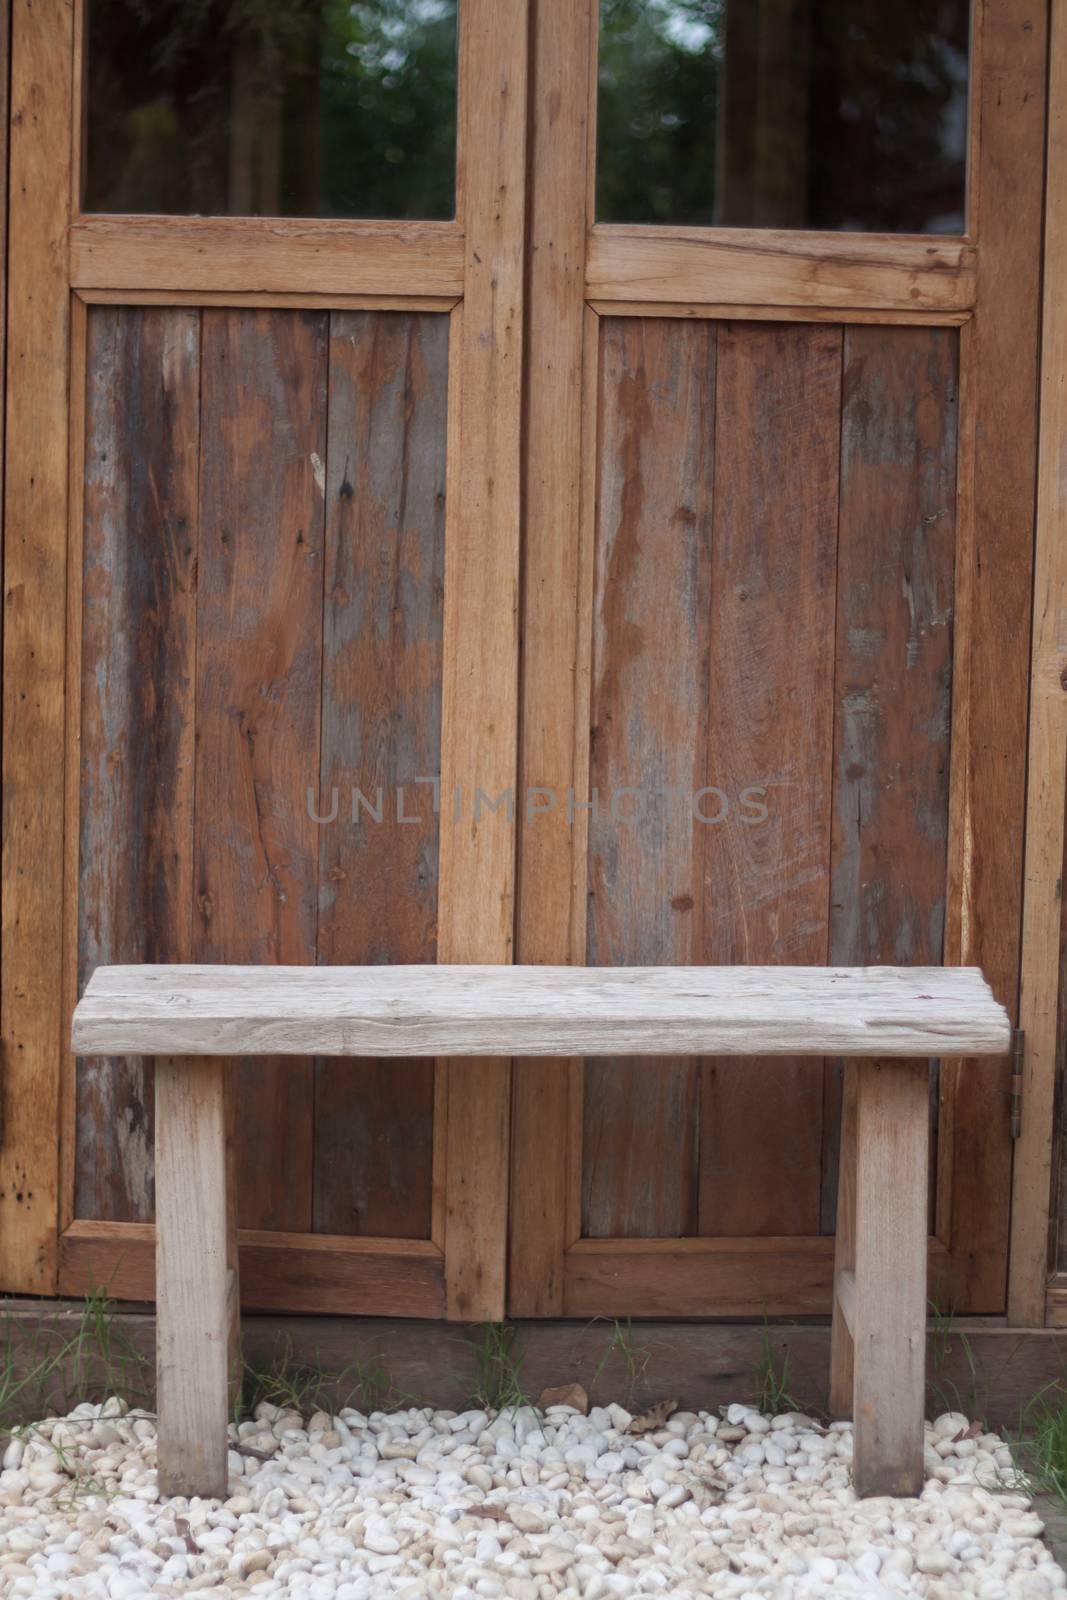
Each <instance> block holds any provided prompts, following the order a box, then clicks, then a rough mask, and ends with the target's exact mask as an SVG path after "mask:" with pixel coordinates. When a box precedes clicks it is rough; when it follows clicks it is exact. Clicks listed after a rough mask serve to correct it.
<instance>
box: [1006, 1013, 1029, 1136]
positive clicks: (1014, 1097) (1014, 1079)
mask: <svg viewBox="0 0 1067 1600" xmlns="http://www.w3.org/2000/svg"><path fill="white" fill-rule="evenodd" d="M1025 1054H1026V1033H1025V1031H1024V1030H1023V1029H1022V1028H1016V1030H1015V1032H1014V1033H1013V1034H1012V1036H1011V1096H1010V1098H1009V1101H1008V1107H1009V1109H1008V1133H1009V1134H1010V1136H1011V1137H1012V1138H1013V1139H1017V1138H1018V1137H1019V1135H1020V1134H1021V1133H1022V1131H1023V1058H1024V1056H1025Z"/></svg>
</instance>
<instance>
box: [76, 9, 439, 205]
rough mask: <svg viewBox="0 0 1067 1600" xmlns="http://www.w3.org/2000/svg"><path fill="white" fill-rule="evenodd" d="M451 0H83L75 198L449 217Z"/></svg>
mask: <svg viewBox="0 0 1067 1600" xmlns="http://www.w3.org/2000/svg"><path fill="white" fill-rule="evenodd" d="M455 151H456V0H91V3H90V7H89V42H88V117H87V129H86V172H85V196H84V205H85V209H86V210H87V211H133V212H137V211H146V212H175V213H183V212H184V213H189V212H202V213H205V214H226V213H232V214H245V215H248V214H264V215H281V216H325V217H368V216H377V217H450V216H452V215H453V213H454V206H455V161H456V156H455Z"/></svg>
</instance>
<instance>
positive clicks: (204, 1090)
mask: <svg viewBox="0 0 1067 1600" xmlns="http://www.w3.org/2000/svg"><path fill="white" fill-rule="evenodd" d="M230 1082H231V1074H230V1068H229V1064H228V1063H227V1062H226V1061H225V1060H223V1059H222V1058H220V1057H215V1056H205V1057H198V1058H190V1057H182V1058H170V1057H160V1059H159V1060H157V1062H156V1389H157V1401H156V1404H157V1408H158V1413H159V1473H158V1481H159V1491H160V1493H161V1494H164V1495H187V1496H192V1495H200V1496H202V1497H205V1498H207V1497H225V1495H226V1494H227V1493H228V1492H229V1489H228V1482H229V1474H228V1471H227V1448H228V1445H227V1435H226V1428H227V1424H228V1422H229V1418H230V1394H231V1383H232V1382H233V1381H234V1379H235V1376H236V1355H237V1350H236V1332H237V1317H238V1308H239V1294H238V1282H237V1254H236V1237H237V1235H236V1231H235V1228H234V1225H233V1224H234V1218H233V1204H234V1200H233V1186H232V1184H231V1183H230V1181H229V1168H230V1153H231V1146H232V1132H233V1128H232V1115H231V1111H230V1101H231V1090H230Z"/></svg>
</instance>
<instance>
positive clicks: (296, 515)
mask: <svg viewBox="0 0 1067 1600" xmlns="http://www.w3.org/2000/svg"><path fill="white" fill-rule="evenodd" d="M326 331H327V330H326V318H325V316H324V315H322V314H320V313H314V312H290V311H284V312H259V311H216V310H205V311H204V312H203V337H202V353H201V463H200V558H199V594H198V613H197V634H198V641H197V691H196V694H197V706H196V716H197V741H198V745H197V762H196V840H195V862H196V868H195V870H196V879H195V894H196V927H195V936H196V939H197V944H198V956H199V959H200V960H203V961H248V962H254V963H259V964H262V963H266V964H270V963H275V962H279V963H295V964H299V963H301V962H309V963H313V962H314V960H315V939H316V923H317V899H318V871H317V863H318V849H319V830H318V828H317V827H316V825H315V823H314V822H313V821H312V820H311V818H310V816H309V815H308V809H307V791H308V787H309V784H310V785H311V786H312V787H314V785H315V784H316V782H317V778H318V772H319V712H320V700H321V665H322V662H321V645H322V581H323V579H322V555H323V514H324V496H323V483H324V479H323V474H324V471H325V464H324V463H325V451H326ZM236 1095H237V1106H238V1112H237V1114H238V1129H239V1136H238V1153H237V1173H238V1194H239V1221H240V1224H241V1226H242V1227H246V1228H266V1229H280V1230H282V1231H284V1232H305V1231H309V1230H310V1228H311V1213H312V1115H313V1079H312V1065H311V1063H310V1062H303V1061H298V1060H291V1059H277V1060H270V1061H268V1060H255V1061H242V1063H241V1066H240V1068H239V1070H238V1077H237V1086H236Z"/></svg>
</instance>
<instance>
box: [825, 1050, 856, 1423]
mask: <svg viewBox="0 0 1067 1600" xmlns="http://www.w3.org/2000/svg"><path fill="white" fill-rule="evenodd" d="M862 1070H863V1069H862V1066H861V1064H860V1063H858V1062H856V1061H846V1063H845V1070H844V1081H843V1085H842V1092H841V1139H840V1160H839V1163H838V1167H839V1176H838V1185H837V1195H836V1201H837V1207H836V1210H837V1239H836V1241H835V1244H834V1304H833V1321H832V1323H831V1327H830V1415H831V1416H832V1417H837V1418H846V1417H851V1415H852V1398H853V1396H852V1389H853V1374H854V1371H855V1344H854V1341H853V1337H852V1332H851V1330H850V1329H849V1327H848V1325H847V1323H846V1320H845V1316H844V1310H843V1307H842V1305H841V1302H840V1299H839V1296H838V1287H839V1284H840V1278H841V1274H842V1273H845V1272H852V1273H855V1270H856V1094H857V1089H858V1081H857V1080H858V1075H859V1073H860V1072H861V1071H862Z"/></svg>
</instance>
